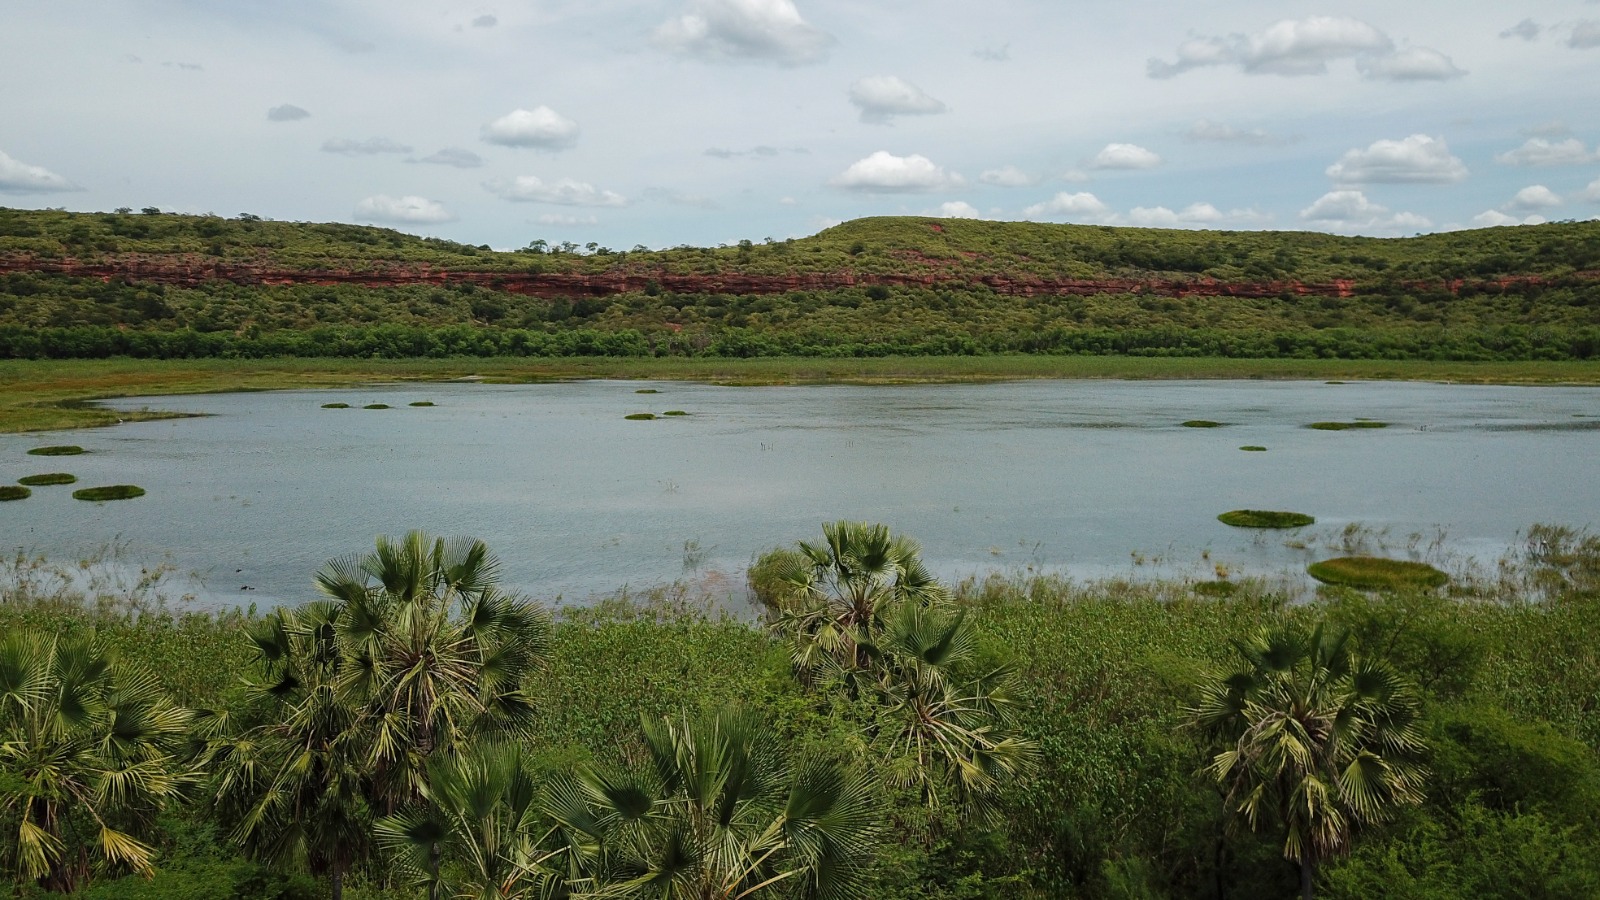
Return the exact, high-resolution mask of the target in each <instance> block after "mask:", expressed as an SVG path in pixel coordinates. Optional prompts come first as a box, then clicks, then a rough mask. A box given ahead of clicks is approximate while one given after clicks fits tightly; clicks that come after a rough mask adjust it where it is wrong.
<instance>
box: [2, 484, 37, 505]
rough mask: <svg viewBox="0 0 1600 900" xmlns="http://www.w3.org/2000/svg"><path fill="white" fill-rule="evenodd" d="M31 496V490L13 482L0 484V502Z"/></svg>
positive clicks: (24, 498)
mask: <svg viewBox="0 0 1600 900" xmlns="http://www.w3.org/2000/svg"><path fill="white" fill-rule="evenodd" d="M32 496H33V491H32V490H30V489H28V488H25V487H21V486H19V485H15V484H0V502H4V501H6V500H26V499H28V498H29V497H32Z"/></svg>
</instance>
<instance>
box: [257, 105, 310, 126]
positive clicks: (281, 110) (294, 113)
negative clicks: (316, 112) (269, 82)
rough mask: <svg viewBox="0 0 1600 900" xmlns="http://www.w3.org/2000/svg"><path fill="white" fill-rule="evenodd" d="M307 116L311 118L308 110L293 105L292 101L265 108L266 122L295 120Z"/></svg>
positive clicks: (306, 117)
mask: <svg viewBox="0 0 1600 900" xmlns="http://www.w3.org/2000/svg"><path fill="white" fill-rule="evenodd" d="M309 118H311V113H310V112H308V111H307V110H304V109H301V108H300V107H298V106H295V105H294V104H293V103H285V104H283V105H282V106H274V107H273V108H271V109H269V110H267V121H268V122H297V121H299V120H300V119H309Z"/></svg>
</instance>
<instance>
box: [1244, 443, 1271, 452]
mask: <svg viewBox="0 0 1600 900" xmlns="http://www.w3.org/2000/svg"><path fill="white" fill-rule="evenodd" d="M1239 449H1240V450H1244V451H1246V452H1249V453H1265V452H1266V451H1267V448H1265V447H1263V446H1261V445H1260V444H1245V445H1244V446H1243V447H1240V448H1239Z"/></svg>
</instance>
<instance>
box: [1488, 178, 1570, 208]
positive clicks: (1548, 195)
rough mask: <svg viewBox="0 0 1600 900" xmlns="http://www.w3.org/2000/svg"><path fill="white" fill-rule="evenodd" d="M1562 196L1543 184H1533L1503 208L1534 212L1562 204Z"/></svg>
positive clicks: (1518, 192)
mask: <svg viewBox="0 0 1600 900" xmlns="http://www.w3.org/2000/svg"><path fill="white" fill-rule="evenodd" d="M1560 205H1561V197H1560V196H1559V195H1557V194H1556V192H1555V191H1552V190H1550V189H1549V188H1547V187H1545V186H1544V185H1542V184H1531V185H1529V186H1527V187H1525V188H1523V189H1522V190H1520V191H1517V194H1516V196H1514V197H1512V198H1511V199H1510V201H1508V202H1507V203H1506V205H1505V206H1503V207H1501V208H1502V209H1504V210H1506V211H1508V212H1524V213H1525V212H1533V211H1534V210H1538V209H1549V208H1551V207H1552V206H1560Z"/></svg>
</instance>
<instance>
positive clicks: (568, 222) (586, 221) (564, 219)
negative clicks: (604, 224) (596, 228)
mask: <svg viewBox="0 0 1600 900" xmlns="http://www.w3.org/2000/svg"><path fill="white" fill-rule="evenodd" d="M539 224H540V225H563V226H566V227H568V228H573V227H576V226H579V225H599V224H600V219H599V218H598V217H596V216H593V215H589V216H570V215H562V214H561V213H542V214H541V215H540V216H539Z"/></svg>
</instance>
